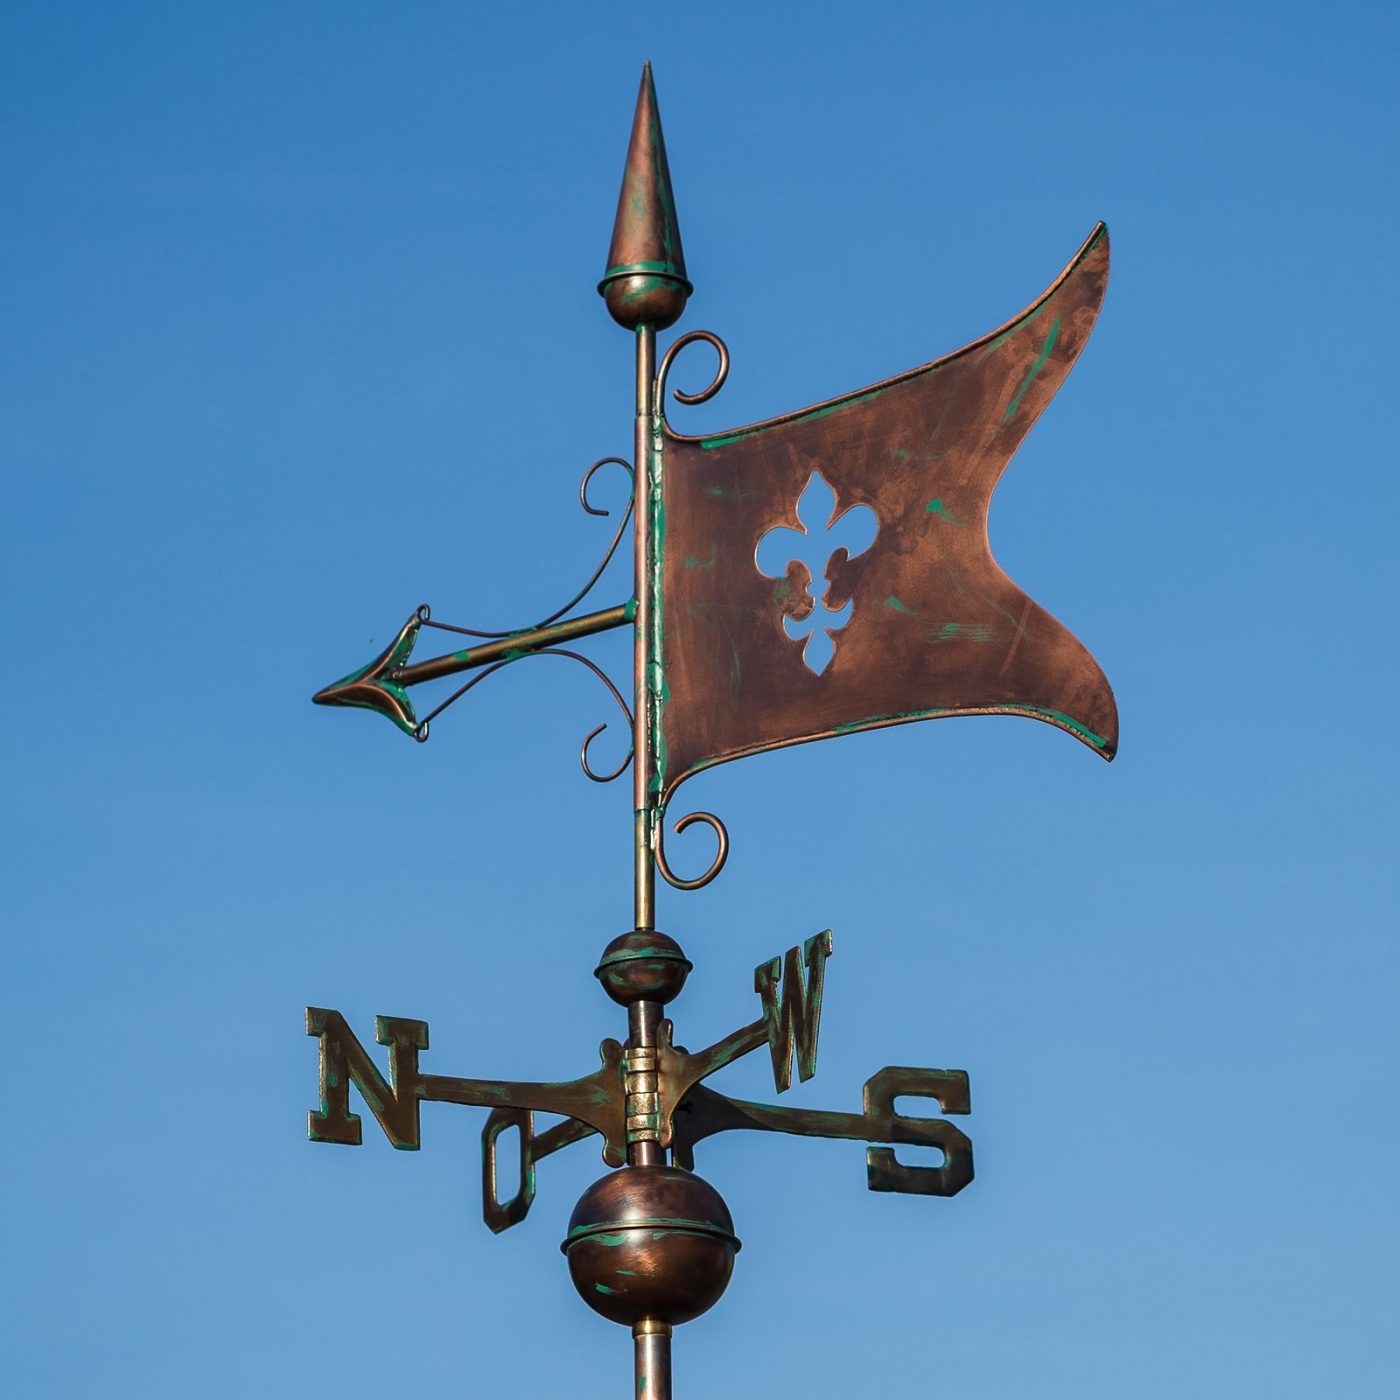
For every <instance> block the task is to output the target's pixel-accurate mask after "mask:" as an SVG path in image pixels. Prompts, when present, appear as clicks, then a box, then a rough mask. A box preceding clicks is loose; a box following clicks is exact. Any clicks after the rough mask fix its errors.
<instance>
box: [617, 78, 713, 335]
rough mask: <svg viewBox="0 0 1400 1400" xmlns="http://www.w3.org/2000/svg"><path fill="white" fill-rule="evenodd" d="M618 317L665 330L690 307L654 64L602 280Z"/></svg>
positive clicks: (645, 82) (640, 102)
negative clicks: (652, 78)
mask: <svg viewBox="0 0 1400 1400" xmlns="http://www.w3.org/2000/svg"><path fill="white" fill-rule="evenodd" d="M598 290H599V292H600V293H602V296H603V299H604V301H606V302H607V304H608V311H609V312H610V313H611V315H612V318H613V320H614V321H616V322H617V323H618V325H620V326H626V327H627V329H628V330H636V328H637V327H638V326H650V327H652V329H653V330H659V331H661V330H665V329H666V327H667V326H669V325H673V324H674V323H675V322H676V321H677V320H678V319H679V318H680V314H681V312H682V311H684V310H685V303H686V300H687V298H688V297H689V296H690V293H691V290H692V288H691V285H690V283H689V281H688V280H687V279H686V275H685V254H684V253H683V252H682V251H681V230H680V225H679V224H678V223H677V222H676V201H675V198H674V196H673V195H672V193H671V171H670V169H669V168H668V167H667V165H666V142H665V140H664V138H663V137H662V135H661V113H660V111H659V110H658V109H657V106H656V87H655V85H654V84H653V83H652V80H651V64H650V63H648V64H646V65H645V66H644V67H643V68H642V88H641V91H640V92H639V93H638V94H637V114H636V116H635V117H633V119H632V140H631V142H630V144H629V145H628V147H627V166H626V169H624V171H623V172H622V193H621V194H620V195H619V196H618V201H617V219H616V221H615V222H614V224H613V236H612V247H611V248H609V249H608V270H607V271H606V272H605V273H604V274H603V280H602V281H601V282H600V283H599V284H598Z"/></svg>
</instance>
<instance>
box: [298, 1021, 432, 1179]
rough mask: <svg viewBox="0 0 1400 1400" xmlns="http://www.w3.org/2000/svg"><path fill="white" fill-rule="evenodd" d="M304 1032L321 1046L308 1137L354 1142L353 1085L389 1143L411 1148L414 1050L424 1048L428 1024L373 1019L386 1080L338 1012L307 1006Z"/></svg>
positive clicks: (415, 1140)
mask: <svg viewBox="0 0 1400 1400" xmlns="http://www.w3.org/2000/svg"><path fill="white" fill-rule="evenodd" d="M306 1033H307V1035H314V1036H316V1037H318V1038H319V1040H320V1050H321V1107H320V1109H319V1110H317V1109H312V1110H311V1112H310V1113H308V1114H307V1136H308V1137H310V1139H311V1141H312V1142H343V1143H347V1144H349V1145H350V1146H358V1145H359V1143H360V1141H361V1129H360V1115H359V1114H358V1113H351V1112H350V1085H351V1084H352V1083H353V1084H354V1086H355V1087H356V1088H357V1089H358V1090H359V1091H360V1094H361V1096H362V1097H363V1098H364V1101H365V1102H366V1103H367V1104H368V1105H369V1106H370V1110H371V1112H372V1113H373V1114H374V1116H375V1118H376V1119H378V1121H379V1126H380V1127H381V1128H383V1129H384V1135H385V1136H386V1137H387V1138H388V1139H389V1141H390V1142H391V1143H393V1144H394V1146H395V1147H398V1148H402V1149H403V1150H404V1151H406V1152H416V1151H417V1150H418V1146H419V1134H418V1102H419V1099H418V1090H419V1080H418V1052H419V1051H420V1050H426V1049H427V1048H428V1023H427V1022H426V1021H409V1020H404V1019H402V1018H401V1017H398V1016H376V1017H375V1018H374V1038H375V1040H377V1041H378V1042H379V1043H380V1044H381V1045H387V1046H388V1047H389V1082H388V1083H387V1084H386V1083H385V1082H384V1077H383V1075H381V1074H380V1073H379V1070H378V1067H377V1066H376V1065H375V1063H374V1061H373V1060H372V1059H371V1058H370V1056H369V1052H368V1051H367V1050H366V1049H365V1047H364V1046H363V1045H361V1044H360V1042H359V1041H358V1040H357V1039H356V1038H355V1033H354V1032H353V1031H352V1030H351V1029H350V1027H349V1026H348V1025H346V1023H345V1017H344V1016H342V1015H341V1014H340V1012H339V1011H324V1010H322V1009H321V1008H320V1007H319V1006H308V1007H307V1008H306Z"/></svg>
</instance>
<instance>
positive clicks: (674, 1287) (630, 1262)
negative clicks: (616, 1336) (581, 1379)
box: [559, 1167, 739, 1327]
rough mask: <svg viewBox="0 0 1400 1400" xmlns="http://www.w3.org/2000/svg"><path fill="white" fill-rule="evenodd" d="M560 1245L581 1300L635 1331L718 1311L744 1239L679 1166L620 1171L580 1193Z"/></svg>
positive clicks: (717, 1202) (716, 1201) (702, 1185)
mask: <svg viewBox="0 0 1400 1400" xmlns="http://www.w3.org/2000/svg"><path fill="white" fill-rule="evenodd" d="M559 1247H560V1249H562V1250H563V1251H564V1254H565V1257H566V1258H567V1259H568V1261H569V1274H570V1276H571V1277H572V1278H573V1281H574V1287H575V1288H577V1289H578V1292H579V1296H580V1297H581V1298H582V1299H583V1301H584V1302H585V1303H587V1304H588V1306H589V1307H591V1308H592V1309H593V1310H594V1311H595V1312H598V1313H601V1314H602V1315H603V1316H604V1317H606V1318H608V1319H609V1320H610V1321H612V1322H620V1323H622V1324H623V1325H624V1326H627V1327H631V1326H634V1325H635V1324H636V1323H638V1322H640V1321H641V1320H642V1319H643V1318H656V1319H658V1320H660V1321H662V1322H669V1323H671V1324H672V1325H676V1324H679V1323H682V1322H689V1321H690V1319H691V1318H693V1317H699V1316H700V1314H701V1313H702V1312H705V1311H706V1310H707V1309H708V1308H711V1307H713V1306H714V1305H715V1303H717V1302H718V1301H719V1299H720V1297H721V1295H722V1294H723V1293H724V1290H725V1288H726V1287H728V1285H729V1276H730V1274H731V1273H733V1272H734V1255H735V1254H736V1253H737V1252H738V1249H739V1241H738V1240H737V1239H735V1237H734V1222H733V1220H731V1219H730V1215H729V1208H728V1207H727V1206H726V1205H725V1204H724V1201H723V1200H722V1199H721V1198H720V1194H719V1192H718V1191H716V1190H715V1188H714V1187H713V1186H711V1185H710V1184H709V1182H708V1181H703V1180H702V1179H701V1178H700V1177H698V1176H695V1175H694V1174H693V1173H691V1172H687V1171H682V1170H681V1169H680V1168H679V1167H622V1168H619V1169H618V1170H617V1171H615V1172H611V1173H610V1174H609V1175H607V1176H605V1177H603V1179H602V1180H601V1181H595V1182H594V1183H593V1185H592V1186H590V1187H589V1188H588V1190H587V1191H585V1192H584V1193H583V1195H582V1197H581V1198H580V1199H579V1203H578V1205H576V1206H575V1207H574V1213H573V1215H572V1216H570V1217H569V1233H568V1237H567V1238H566V1239H565V1240H564V1243H563V1244H562V1245H560V1246H559Z"/></svg>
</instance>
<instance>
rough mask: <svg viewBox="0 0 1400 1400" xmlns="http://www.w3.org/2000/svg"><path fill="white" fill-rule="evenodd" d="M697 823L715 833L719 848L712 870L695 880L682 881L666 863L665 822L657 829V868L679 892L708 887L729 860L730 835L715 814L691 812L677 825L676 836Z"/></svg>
mask: <svg viewBox="0 0 1400 1400" xmlns="http://www.w3.org/2000/svg"><path fill="white" fill-rule="evenodd" d="M696 822H704V824H705V825H706V826H708V827H709V828H710V830H711V831H713V832H714V833H715V839H716V840H717V841H718V842H719V847H718V849H717V850H716V851H715V858H714V859H713V860H712V861H711V862H710V868H709V869H708V870H707V871H705V873H704V874H703V875H701V876H699V877H698V878H697V879H694V880H682V879H681V878H680V877H679V876H678V875H676V874H675V873H674V872H673V871H672V869H671V867H670V866H669V865H668V864H667V863H666V832H665V822H664V821H662V822H661V823H659V824H658V825H657V828H656V868H657V869H658V870H659V871H660V872H661V874H662V877H663V878H664V879H665V881H666V883H667V884H668V885H672V886H674V887H675V888H676V889H678V890H698V889H701V888H703V887H704V886H705V885H708V884H709V883H710V881H711V880H713V879H714V878H715V876H716V875H718V874H719V872H720V871H721V870H723V869H724V863H725V861H727V860H728V859H729V833H728V832H727V831H726V830H725V828H724V823H723V822H722V821H720V819H719V818H718V817H717V816H715V814H714V813H713V812H691V813H689V814H688V815H687V816H684V817H682V818H681V819H680V821H678V822H677V823H676V825H675V828H674V829H675V833H676V835H677V836H679V835H680V834H681V832H683V831H684V830H685V829H686V827H688V826H694V825H695V823H696Z"/></svg>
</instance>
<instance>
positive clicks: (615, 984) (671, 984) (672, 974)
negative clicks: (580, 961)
mask: <svg viewBox="0 0 1400 1400" xmlns="http://www.w3.org/2000/svg"><path fill="white" fill-rule="evenodd" d="M692 966H693V964H692V963H691V961H690V959H689V958H687V957H686V955H685V954H684V953H683V952H681V945H680V944H679V943H677V942H676V940H675V939H674V938H668V937H667V936H666V935H665V934H664V933H658V932H657V931H656V930H655V929H650V928H639V929H631V930H630V931H628V932H627V933H621V934H618V936H617V937H616V938H614V939H613V941H612V942H611V943H609V944H608V946H607V947H606V948H604V949H603V957H602V961H601V962H599V964H598V966H597V967H595V968H594V969H593V975H594V976H595V977H596V978H597V979H598V980H599V981H600V982H601V983H602V984H603V990H604V991H605V992H606V993H607V994H608V995H609V996H610V997H611V998H612V999H613V1000H614V1001H615V1002H617V1003H618V1005H619V1006H630V1005H631V1004H632V1002H634V1001H659V1002H668V1001H671V1000H673V999H674V998H675V997H677V996H679V995H680V990H681V988H682V987H683V986H685V979H686V977H687V976H688V974H689V972H690V969H691V967H692Z"/></svg>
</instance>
